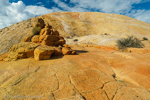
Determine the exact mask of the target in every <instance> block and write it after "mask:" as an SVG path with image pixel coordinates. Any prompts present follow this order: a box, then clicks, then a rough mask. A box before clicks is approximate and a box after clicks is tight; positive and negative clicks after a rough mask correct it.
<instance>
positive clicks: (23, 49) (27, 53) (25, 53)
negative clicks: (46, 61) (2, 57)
mask: <svg viewBox="0 0 150 100" xmlns="http://www.w3.org/2000/svg"><path fill="white" fill-rule="evenodd" d="M39 45H40V44H37V43H30V42H22V43H19V44H15V45H13V46H12V47H10V49H9V55H8V58H9V60H11V59H14V60H17V59H21V58H29V57H34V49H35V48H36V47H38V46H39Z"/></svg>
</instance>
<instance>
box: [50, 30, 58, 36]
mask: <svg viewBox="0 0 150 100" xmlns="http://www.w3.org/2000/svg"><path fill="white" fill-rule="evenodd" d="M50 34H51V35H59V32H58V31H57V30H55V29H51V33H50Z"/></svg>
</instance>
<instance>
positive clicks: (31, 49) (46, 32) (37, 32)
mask: <svg viewBox="0 0 150 100" xmlns="http://www.w3.org/2000/svg"><path fill="white" fill-rule="evenodd" d="M33 26H34V27H33V28H32V30H31V32H30V35H29V36H26V37H24V38H23V39H22V42H21V43H19V44H15V45H13V46H12V47H10V49H9V54H8V57H7V58H5V59H4V60H5V61H11V60H17V59H22V58H29V57H34V58H35V59H36V60H45V59H50V57H51V55H52V54H54V56H60V55H70V54H76V52H75V51H73V50H72V49H71V48H70V47H69V46H68V45H64V44H65V43H66V41H65V40H64V38H63V37H62V36H60V35H59V32H58V31H57V30H55V29H53V28H52V26H50V25H49V24H46V25H45V23H44V20H43V19H42V18H37V19H36V20H35V23H34V24H33Z"/></svg>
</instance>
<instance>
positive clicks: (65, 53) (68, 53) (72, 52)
mask: <svg viewBox="0 0 150 100" xmlns="http://www.w3.org/2000/svg"><path fill="white" fill-rule="evenodd" d="M62 53H63V55H71V54H76V52H75V51H73V50H72V49H71V48H66V47H63V48H62Z"/></svg>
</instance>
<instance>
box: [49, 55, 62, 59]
mask: <svg viewBox="0 0 150 100" xmlns="http://www.w3.org/2000/svg"><path fill="white" fill-rule="evenodd" d="M63 56H64V55H60V56H54V55H52V56H51V58H50V59H60V58H62V57H63Z"/></svg>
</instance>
